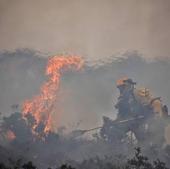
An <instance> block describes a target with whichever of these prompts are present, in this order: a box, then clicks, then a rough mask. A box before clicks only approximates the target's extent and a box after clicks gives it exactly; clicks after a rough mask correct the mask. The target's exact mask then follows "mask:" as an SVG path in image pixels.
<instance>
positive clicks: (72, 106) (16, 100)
mask: <svg viewBox="0 0 170 169" xmlns="http://www.w3.org/2000/svg"><path fill="white" fill-rule="evenodd" d="M40 56H42V54H40V53H37V52H35V51H31V50H17V51H16V52H13V53H10V52H3V53H1V54H0V77H1V83H0V92H1V95H0V111H1V112H2V113H3V115H5V116H6V115H9V112H11V108H10V107H11V105H14V104H21V103H23V101H25V100H27V99H31V98H32V97H33V96H35V95H36V94H38V93H39V90H40V86H41V85H42V84H43V82H44V81H45V78H46V77H45V75H44V74H45V68H46V64H47V59H46V58H43V57H40ZM169 70H170V60H169V59H166V60H159V59H155V60H154V61H152V62H147V61H146V60H144V59H143V57H142V56H141V55H140V54H139V53H137V52H129V53H125V54H124V55H122V56H121V57H119V58H117V59H115V57H113V58H112V57H111V58H109V59H106V60H105V61H104V62H101V61H98V62H95V63H89V62H88V63H86V65H85V67H84V70H82V71H80V72H74V71H73V72H67V73H65V74H64V75H63V76H62V79H61V85H60V92H59V95H60V99H59V100H58V101H57V104H59V105H60V107H61V110H62V117H61V125H65V126H67V127H68V128H77V127H80V128H89V127H95V126H98V125H101V123H102V118H101V117H102V116H103V115H106V116H109V117H111V118H114V117H115V115H116V111H115V109H114V104H115V103H116V98H117V95H118V91H117V89H116V84H115V81H116V80H117V79H118V78H120V77H122V76H128V77H131V78H133V79H134V81H136V82H137V83H138V84H139V86H142V87H147V88H149V89H150V90H151V91H152V92H153V94H154V96H155V97H158V96H161V97H162V100H163V103H164V104H166V105H168V106H170V102H169V100H170V91H169V85H170V75H169V73H168V72H169Z"/></svg>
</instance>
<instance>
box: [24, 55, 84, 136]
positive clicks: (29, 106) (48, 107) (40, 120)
mask: <svg viewBox="0 0 170 169" xmlns="http://www.w3.org/2000/svg"><path fill="white" fill-rule="evenodd" d="M82 66H83V60H82V59H81V58H80V57H79V56H54V57H51V58H50V59H49V60H48V64H47V68H46V75H47V76H48V81H47V82H46V83H45V84H43V86H42V87H41V90H40V94H39V95H37V96H35V97H34V98H33V99H32V100H28V101H25V102H24V104H23V111H22V113H23V116H24V117H25V118H27V116H28V115H29V114H31V115H32V116H33V117H34V119H35V123H34V125H33V126H32V131H33V132H35V133H36V129H37V128H38V127H39V125H43V128H44V129H43V130H44V132H45V133H47V132H49V131H53V121H52V113H53V112H56V111H58V109H57V107H56V106H55V103H56V101H57V92H58V90H59V86H60V78H61V75H62V71H63V69H64V70H66V69H69V68H71V67H72V68H75V69H76V70H79V69H80V68H81V67H82ZM58 115H59V112H58ZM55 123H56V122H55Z"/></svg>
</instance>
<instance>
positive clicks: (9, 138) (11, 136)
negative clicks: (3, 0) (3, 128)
mask: <svg viewBox="0 0 170 169" xmlns="http://www.w3.org/2000/svg"><path fill="white" fill-rule="evenodd" d="M6 138H7V140H10V141H12V140H14V139H15V138H16V136H15V134H14V133H13V132H12V131H11V130H8V131H7V132H6Z"/></svg>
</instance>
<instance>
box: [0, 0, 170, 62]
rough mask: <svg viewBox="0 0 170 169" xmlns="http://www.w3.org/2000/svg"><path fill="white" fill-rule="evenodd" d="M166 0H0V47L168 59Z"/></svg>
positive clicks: (95, 56) (168, 12) (169, 38)
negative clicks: (130, 53) (131, 53)
mask: <svg viewBox="0 0 170 169" xmlns="http://www.w3.org/2000/svg"><path fill="white" fill-rule="evenodd" d="M169 18H170V1H169V0H142V1H137V0H126V1H125V0H74V1H73V0H70V1H68V0H48V1H45V0H36V1H34V0H29V1H25V0H13V1H9V0H0V37H1V38H0V49H1V50H14V49H17V48H31V49H36V50H38V51H41V52H46V53H48V54H50V55H53V54H56V51H57V52H69V53H76V54H80V55H82V56H85V57H86V58H88V59H90V60H91V59H98V58H104V57H105V56H111V55H112V54H113V52H114V53H124V52H126V51H131V50H138V51H139V52H141V53H143V54H144V56H145V57H146V58H153V57H169V56H170V49H169V44H170V22H169Z"/></svg>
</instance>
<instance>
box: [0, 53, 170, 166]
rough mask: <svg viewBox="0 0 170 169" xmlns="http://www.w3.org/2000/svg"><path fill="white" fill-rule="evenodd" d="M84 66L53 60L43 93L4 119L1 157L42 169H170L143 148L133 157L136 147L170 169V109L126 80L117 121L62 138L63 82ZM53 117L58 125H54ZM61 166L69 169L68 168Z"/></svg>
mask: <svg viewBox="0 0 170 169" xmlns="http://www.w3.org/2000/svg"><path fill="white" fill-rule="evenodd" d="M82 67H84V61H83V60H82V58H81V57H79V56H54V57H51V58H49V60H48V63H47V66H46V75H47V80H46V81H45V83H43V85H42V86H41V88H40V93H39V94H38V95H36V96H34V97H33V98H32V99H31V100H27V101H25V102H24V103H23V105H22V111H21V112H19V111H15V112H14V113H12V114H11V115H10V116H9V117H4V118H3V119H2V122H1V127H0V129H1V135H0V144H1V145H2V146H3V147H4V148H5V151H6V152H5V153H3V154H2V156H5V155H4V154H7V155H6V159H7V158H8V157H7V156H8V155H9V152H10V154H11V155H10V157H11V158H13V159H14V160H16V159H18V158H22V159H23V162H26V161H28V160H31V161H33V163H35V164H36V165H37V166H38V168H41V169H44V168H47V167H49V166H50V167H51V168H54V167H55V166H59V165H61V164H62V163H63V162H64V163H65V162H66V163H69V164H71V165H72V166H75V167H76V168H84V169H87V168H88V169H91V168H99V169H100V168H102V169H103V168H109V167H110V168H114V167H115V168H116V166H114V165H112V164H117V163H118V162H120V163H122V164H123V165H124V166H122V167H125V165H127V169H130V168H136V169H138V168H146V169H147V168H148V169H165V168H166V166H165V164H164V163H162V162H160V161H155V162H154V163H153V164H152V163H150V162H148V159H147V158H146V157H145V156H142V155H141V154H140V149H136V154H135V157H133V150H134V147H138V146H139V147H141V148H142V150H143V152H144V154H146V155H147V156H148V157H149V158H150V159H151V160H155V159H156V158H159V159H161V160H163V161H165V162H166V163H167V165H168V166H170V163H169V160H170V147H169V145H168V144H166V140H165V128H166V127H167V126H168V124H169V122H170V117H169V114H168V107H167V106H166V105H164V104H163V102H162V100H161V98H159V97H155V96H153V95H152V93H151V92H150V90H149V89H147V88H138V87H136V82H133V80H132V79H130V78H127V77H126V78H122V79H120V80H118V81H117V86H116V87H117V89H118V90H119V92H120V94H119V97H118V99H117V103H116V104H115V108H116V109H117V112H118V113H117V117H116V119H115V120H113V119H111V118H109V117H106V116H104V117H103V124H102V125H101V126H96V127H95V128H91V129H84V130H81V129H77V130H73V131H71V132H70V133H68V134H66V135H64V134H63V133H62V129H61V128H59V126H60V125H59V120H60V115H61V112H60V108H59V107H58V105H57V104H56V103H57V102H58V101H59V99H60V98H59V95H58V93H59V91H60V87H61V85H60V84H61V77H62V75H63V74H64V73H65V72H67V71H69V70H73V71H79V70H80V69H81V68H82ZM86 68H87V67H86ZM13 107H14V108H15V109H17V108H16V106H13ZM54 116H57V119H58V121H54V120H53V119H54ZM55 119H56V117H55ZM56 127H58V132H56V131H55V128H56ZM91 131H96V133H95V134H93V135H92V139H91V140H89V139H86V138H84V137H82V136H83V135H84V134H85V133H87V132H91ZM0 149H1V147H0ZM0 153H1V152H0ZM120 154H121V155H120ZM0 155H1V154H0ZM129 158H131V160H128V159H129ZM85 159H88V160H85ZM2 161H4V160H2ZM27 165H28V166H29V165H30V167H31V165H32V167H34V166H33V164H32V163H28V164H27V163H26V164H25V165H23V166H21V168H24V166H25V168H26V166H27ZM0 167H1V166H0ZM62 167H63V169H67V168H69V167H68V166H67V165H64V166H62ZM128 167H129V168H128ZM70 169H71V168H70Z"/></svg>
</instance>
